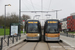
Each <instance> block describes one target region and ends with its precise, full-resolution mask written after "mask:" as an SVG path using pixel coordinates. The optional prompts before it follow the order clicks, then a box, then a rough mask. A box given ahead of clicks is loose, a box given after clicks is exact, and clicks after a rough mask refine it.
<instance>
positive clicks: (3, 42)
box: [0, 35, 25, 50]
mask: <svg viewBox="0 0 75 50" xmlns="http://www.w3.org/2000/svg"><path fill="white" fill-rule="evenodd" d="M24 37H25V36H24ZM24 37H21V35H17V36H7V37H6V38H5V39H4V37H2V38H0V50H2V49H3V48H4V47H6V46H9V45H10V44H14V43H15V42H18V41H19V40H21V38H24Z"/></svg>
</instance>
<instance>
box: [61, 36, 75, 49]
mask: <svg viewBox="0 0 75 50" xmlns="http://www.w3.org/2000/svg"><path fill="white" fill-rule="evenodd" d="M60 39H61V40H62V41H63V42H65V43H67V44H68V45H70V46H71V47H74V48H75V38H72V37H67V36H63V35H60Z"/></svg>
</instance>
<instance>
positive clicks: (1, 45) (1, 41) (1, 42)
mask: <svg viewBox="0 0 75 50" xmlns="http://www.w3.org/2000/svg"><path fill="white" fill-rule="evenodd" d="M2 48H3V38H1V50H2Z"/></svg>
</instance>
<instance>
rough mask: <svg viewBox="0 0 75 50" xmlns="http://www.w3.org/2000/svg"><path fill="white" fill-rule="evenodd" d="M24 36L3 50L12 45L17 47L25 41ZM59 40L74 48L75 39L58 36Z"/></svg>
mask: <svg viewBox="0 0 75 50" xmlns="http://www.w3.org/2000/svg"><path fill="white" fill-rule="evenodd" d="M25 37H26V36H25V35H22V38H21V40H19V41H18V42H15V43H14V44H11V45H10V46H7V47H5V48H4V49H5V50H7V49H8V48H10V47H12V46H14V45H17V44H19V43H20V42H22V41H23V40H24V39H25ZM60 39H61V40H62V41H63V42H65V43H67V44H68V45H70V46H71V47H73V48H75V38H72V37H67V36H64V35H60Z"/></svg>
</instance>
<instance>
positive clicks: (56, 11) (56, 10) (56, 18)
mask: <svg viewBox="0 0 75 50" xmlns="http://www.w3.org/2000/svg"><path fill="white" fill-rule="evenodd" d="M52 10H53V9H52ZM61 10H62V9H60V10H53V11H55V12H56V19H57V15H58V14H57V12H58V11H61Z"/></svg>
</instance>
